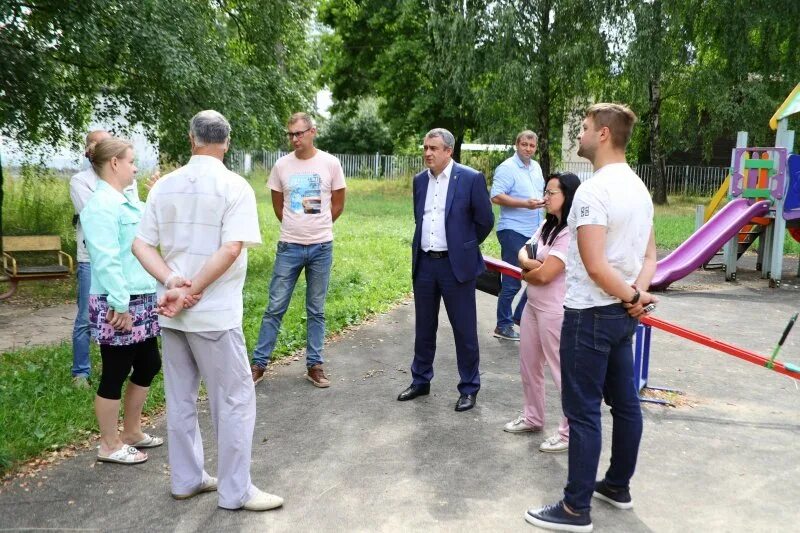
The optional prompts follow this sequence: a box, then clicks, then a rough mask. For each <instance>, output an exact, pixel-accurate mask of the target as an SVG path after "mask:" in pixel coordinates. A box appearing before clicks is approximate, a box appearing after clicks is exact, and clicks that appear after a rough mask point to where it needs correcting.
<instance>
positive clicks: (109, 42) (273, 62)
mask: <svg viewBox="0 0 800 533" xmlns="http://www.w3.org/2000/svg"><path fill="white" fill-rule="evenodd" d="M313 5H314V1H313V0H293V1H292V2H274V1H271V0H200V1H198V0H136V1H134V0H81V1H80V2H63V1H60V0H0V25H2V27H1V28H2V29H0V49H2V50H3V53H2V54H0V71H2V73H3V75H2V76H0V132H2V133H3V134H4V135H8V136H10V137H13V138H16V139H17V140H18V141H19V142H20V143H21V144H23V145H32V144H41V143H47V144H53V145H56V144H60V143H63V142H64V141H67V140H72V141H74V142H77V141H78V140H79V138H80V136H81V135H82V134H83V133H84V130H85V128H86V126H87V125H88V123H89V122H90V121H91V119H92V117H94V118H96V119H98V120H100V121H103V122H113V121H114V120H115V119H117V118H118V117H121V118H122V119H123V120H124V121H125V122H127V123H128V124H130V125H135V124H142V125H144V126H145V128H146V130H147V131H148V132H149V134H150V136H151V137H152V138H153V139H154V140H157V141H158V143H159V147H160V150H161V153H162V155H164V156H166V157H168V158H172V159H175V160H180V159H184V158H185V157H186V154H187V152H188V150H187V144H186V130H187V123H188V120H189V118H191V116H192V115H193V114H194V113H196V112H197V111H199V110H201V109H208V108H213V109H217V110H218V111H220V112H221V113H223V114H224V115H226V116H227V117H228V119H229V120H230V121H231V124H232V127H233V140H234V142H235V143H236V144H238V145H239V146H274V145H276V144H277V142H278V139H279V138H280V134H281V132H282V129H283V126H282V124H283V122H284V121H285V119H286V117H287V116H288V115H289V114H290V113H291V112H292V111H296V110H298V109H305V108H306V107H307V106H308V105H309V102H310V98H311V95H312V93H313V89H314V87H313V83H312V80H313V77H312V72H311V71H310V69H309V57H308V56H309V51H308V46H307V42H308V41H307V36H306V34H307V27H308V21H309V17H310V16H311V15H312V13H313Z"/></svg>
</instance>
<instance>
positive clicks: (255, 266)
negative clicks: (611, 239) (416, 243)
mask: <svg viewBox="0 0 800 533" xmlns="http://www.w3.org/2000/svg"><path fill="white" fill-rule="evenodd" d="M265 181H266V176H265V175H264V174H263V173H260V174H257V175H254V176H251V178H250V182H251V184H252V185H253V188H254V189H255V190H256V194H257V197H258V201H259V212H260V217H261V219H260V223H261V228H262V237H263V240H264V245H262V246H260V247H258V248H254V249H251V250H250V252H249V270H248V277H247V282H246V284H245V289H244V307H245V309H244V324H243V327H244V331H245V337H246V339H247V344H248V350H250V351H251V350H252V348H253V344H254V343H255V341H256V338H257V335H258V329H259V327H260V323H261V316H262V314H263V311H264V308H265V306H266V303H267V292H268V285H269V280H270V276H271V272H272V265H273V260H274V257H275V243H276V241H277V238H278V233H279V224H278V221H277V220H276V219H275V217H274V215H273V211H272V207H271V205H270V204H269V198H268V194H267V191H266V187H265V185H264V183H265ZM26 187H27V188H26ZM6 194H7V196H6V202H5V205H4V212H3V217H4V229H5V230H6V231H9V233H58V234H60V235H62V238H63V240H64V242H65V243H66V248H67V249H68V250H72V251H74V233H73V230H72V226H71V225H70V223H69V219H70V218H71V214H72V208H71V206H70V205H69V203H68V202H69V199H68V197H69V195H68V186H67V183H66V182H65V181H64V180H46V181H44V182H42V183H29V184H28V185H24V184H23V183H22V182H21V181H17V182H13V183H10V184H9V183H6ZM670 202H671V203H670V205H669V206H668V207H657V208H656V221H655V226H656V239H657V244H658V246H659V248H661V249H673V248H674V247H676V246H677V245H678V244H680V243H681V242H683V241H684V240H685V239H686V238H687V237H688V236H689V235H690V234H691V233H692V232H693V230H694V205H695V204H697V203H702V199H681V198H671V199H670ZM28 213H38V214H36V215H35V216H33V218H32V219H31V220H32V221H31V223H30V225H27V224H28V222H27V214H28ZM334 232H335V246H334V264H333V272H332V276H331V282H330V288H329V293H328V301H327V305H326V316H327V330H328V334H329V335H330V334H335V333H336V332H338V331H341V330H342V329H343V328H346V327H348V326H351V325H354V324H358V323H359V322H361V321H363V320H364V319H365V318H366V317H368V316H370V315H372V314H375V313H380V312H383V311H386V310H387V309H389V308H390V307H391V306H392V305H393V304H394V303H395V302H397V301H398V300H400V299H402V298H404V297H405V296H406V295H408V294H409V293H410V291H411V279H410V278H411V276H410V272H411V252H410V243H411V238H412V236H413V214H412V208H411V187H410V180H409V179H405V180H397V181H378V180H356V179H350V180H348V194H347V204H346V207H345V212H344V214H343V215H342V218H341V219H340V220H339V221H338V222H337V223H336V225H335V227H334ZM787 243H788V244H787V251H789V252H792V253H796V252H798V251H799V250H800V248H799V247H798V246H797V243H794V241H791V239H788V240H787ZM70 247H71V248H70ZM483 252H484V253H485V254H487V255H492V256H494V257H499V255H500V248H499V245H498V243H497V239H496V237H495V236H494V235H490V236H489V237H488V238H487V240H486V242H485V243H484V245H483ZM74 293H75V285H74V281H73V280H65V281H61V282H48V283H42V282H33V283H27V284H20V292H19V296H18V297H16V299H17V301H18V302H20V301H23V302H26V303H27V302H33V303H34V304H37V305H49V304H51V303H56V302H67V301H74ZM0 305H4V304H0ZM305 326H306V318H305V281H304V279H303V278H302V277H301V279H300V281H299V282H298V285H297V288H296V289H295V293H294V296H293V298H292V302H291V305H290V307H289V310H288V311H287V313H286V316H285V317H284V320H283V325H282V327H281V330H280V334H279V337H278V342H277V345H276V349H275V355H276V358H278V357H281V356H284V355H286V354H290V353H293V352H296V351H298V350H302V349H303V348H304V346H305ZM92 360H93V365H94V376H95V380H96V379H97V377H98V376H99V366H100V361H99V357H98V354H97V350H96V348H93V349H92ZM71 363H72V355H71V347H70V344H69V342H68V341H67V342H65V343H63V344H61V345H59V346H52V347H40V348H32V349H25V350H20V351H15V352H10V353H3V354H0V428H2V429H0V431H1V432H2V433H0V434H2V438H0V474H2V472H4V471H7V470H9V469H11V468H13V467H14V465H16V464H19V463H20V462H22V461H24V460H26V459H28V458H31V457H34V456H37V455H39V454H41V453H43V452H45V451H47V450H50V449H54V448H58V447H61V446H64V445H68V444H70V443H74V442H76V441H80V440H83V439H85V438H86V437H87V436H89V435H91V434H93V433H96V431H97V424H96V421H95V419H94V411H93V405H92V399H93V396H94V392H93V391H90V390H75V389H73V388H72V387H71V386H70V379H71V377H70V372H69V369H70V367H71ZM163 401H164V397H163V386H162V382H161V377H160V376H159V377H157V379H156V382H155V383H154V386H153V390H152V392H151V394H150V397H149V399H148V403H147V406H146V412H148V413H151V412H154V411H156V410H157V409H159V408H160V407H161V406H162V405H163Z"/></svg>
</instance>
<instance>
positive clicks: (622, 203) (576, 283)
mask: <svg viewBox="0 0 800 533" xmlns="http://www.w3.org/2000/svg"><path fill="white" fill-rule="evenodd" d="M635 122H636V115H635V114H634V113H633V111H631V110H630V109H629V108H628V107H626V106H623V105H619V104H605V103H603V104H595V105H593V106H591V107H590V108H589V109H588V110H587V114H586V118H585V119H584V121H583V125H582V131H581V134H580V135H579V137H578V139H579V144H580V146H579V149H578V155H580V156H582V157H585V158H587V159H588V160H589V161H591V162H592V165H593V166H594V171H595V172H594V175H593V176H592V178H591V179H589V180H588V181H586V182H585V183H583V184H582V185H581V186H580V187H579V188H578V192H577V193H576V194H575V199H574V200H573V203H572V209H571V210H570V215H569V217H568V219H567V223H568V225H569V228H570V233H571V234H572V242H571V243H570V248H569V254H568V258H567V293H566V297H565V301H564V322H563V325H562V329H561V353H560V356H561V379H562V392H561V402H562V407H563V408H564V415H565V416H566V417H567V419H568V420H569V433H570V435H569V438H570V442H569V471H568V479H567V486H566V487H565V488H564V498H563V500H562V501H559V502H558V503H556V504H553V505H548V506H546V507H543V508H541V509H531V510H529V511H528V512H527V513H526V514H525V519H526V520H527V521H528V522H530V523H531V524H534V525H536V526H539V527H542V528H545V529H551V530H558V531H576V532H588V531H591V530H592V520H591V516H590V510H591V499H592V497H594V498H597V499H600V500H603V501H605V502H608V503H609V504H611V505H612V506H614V507H616V508H618V509H630V508H631V507H633V501H632V499H631V495H630V486H629V483H630V479H631V477H632V476H633V472H634V470H635V468H636V459H637V455H638V451H639V442H640V440H641V436H642V411H641V407H640V405H639V396H638V391H637V387H636V377H635V376H634V370H633V353H632V348H631V337H632V335H633V332H634V330H635V328H636V325H637V323H638V320H637V319H638V318H639V317H640V316H642V315H643V314H644V313H645V310H644V307H645V306H647V305H648V304H651V303H653V304H654V303H655V302H656V301H657V299H656V297H655V296H653V295H652V294H650V293H648V292H647V289H648V288H649V286H650V280H651V279H652V277H653V274H654V273H655V269H656V246H655V236H654V233H653V202H652V201H651V199H650V193H649V192H648V190H647V188H646V187H645V186H644V184H643V183H642V180H641V179H639V177H638V176H637V175H636V174H635V173H634V172H633V170H632V169H631V168H630V167H629V166H628V164H627V163H626V160H625V148H626V147H627V145H628V141H629V140H630V136H631V131H632V130H633V125H634V123H635ZM603 399H605V402H606V403H607V404H608V405H609V406H610V407H611V416H612V418H613V422H614V429H613V439H612V443H611V465H610V467H609V468H608V470H607V471H606V474H605V477H604V478H603V479H602V480H600V481H596V479H595V478H596V475H597V467H598V464H599V461H600V450H601V447H602V433H601V429H600V404H601V402H602V401H603Z"/></svg>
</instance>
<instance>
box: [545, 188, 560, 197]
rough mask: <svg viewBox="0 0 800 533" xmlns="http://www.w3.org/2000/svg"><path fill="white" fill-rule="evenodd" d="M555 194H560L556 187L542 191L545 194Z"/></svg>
mask: <svg viewBox="0 0 800 533" xmlns="http://www.w3.org/2000/svg"><path fill="white" fill-rule="evenodd" d="M557 194H561V191H559V190H558V189H552V190H550V189H548V190H546V191H544V195H545V196H556V195H557Z"/></svg>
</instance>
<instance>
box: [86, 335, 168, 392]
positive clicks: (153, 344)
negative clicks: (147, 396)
mask: <svg viewBox="0 0 800 533" xmlns="http://www.w3.org/2000/svg"><path fill="white" fill-rule="evenodd" d="M100 357H101V358H102V359H103V373H102V375H101V376H100V385H99V386H98V387H97V395H98V396H100V397H101V398H106V399H108V400H119V399H120V398H122V384H123V383H125V379H126V378H127V377H128V375H129V374H130V380H131V383H133V384H134V385H139V386H140V387H149V386H150V384H151V383H152V382H153V378H154V377H156V374H158V371H159V370H161V355H160V354H159V353H158V342H157V340H156V338H155V337H151V338H149V339H147V340H144V341H142V342H137V343H136V344H128V345H126V346H111V345H109V344H101V345H100ZM131 369H133V373H131Z"/></svg>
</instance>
